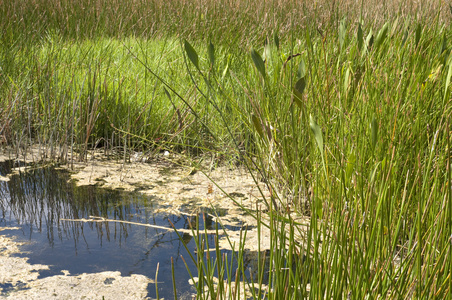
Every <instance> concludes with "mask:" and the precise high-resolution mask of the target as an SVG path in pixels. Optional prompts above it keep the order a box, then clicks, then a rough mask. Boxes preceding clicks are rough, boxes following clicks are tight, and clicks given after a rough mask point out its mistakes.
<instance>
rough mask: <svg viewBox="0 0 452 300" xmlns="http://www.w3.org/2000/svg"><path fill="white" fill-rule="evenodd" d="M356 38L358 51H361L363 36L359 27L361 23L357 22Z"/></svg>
mask: <svg viewBox="0 0 452 300" xmlns="http://www.w3.org/2000/svg"><path fill="white" fill-rule="evenodd" d="M356 37H357V38H358V49H359V51H362V49H363V44H364V37H363V29H362V28H361V23H359V24H358V33H357V35H356Z"/></svg>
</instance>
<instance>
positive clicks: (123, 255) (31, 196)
mask: <svg viewBox="0 0 452 300" xmlns="http://www.w3.org/2000/svg"><path fill="white" fill-rule="evenodd" d="M18 167H24V166H23V164H21V163H14V162H13V161H9V162H4V163H0V175H2V176H6V175H7V174H10V173H11V172H12V171H13V169H14V168H18ZM20 170H21V171H20V172H18V173H17V174H16V175H13V176H10V180H9V181H7V182H5V181H0V226H5V227H6V226H8V227H10V226H18V227H19V228H20V229H19V230H10V231H9V234H10V235H15V236H18V237H19V238H20V239H22V240H26V241H30V243H28V244H27V245H26V246H24V247H23V250H24V251H26V253H25V254H24V256H26V257H29V258H30V260H29V262H30V263H32V264H35V263H40V264H46V265H52V266H53V267H51V268H50V270H49V271H42V272H41V273H40V276H41V277H46V276H52V275H56V274H61V270H69V271H70V273H71V274H72V275H75V274H81V273H91V272H101V271H120V272H121V273H122V275H123V276H127V275H130V274H143V275H146V276H148V277H149V278H154V277H155V271H156V268H157V263H159V266H160V267H159V277H158V278H159V285H158V286H159V295H160V296H161V297H165V298H172V297H173V295H172V277H171V263H170V262H171V257H173V258H174V262H175V265H174V267H175V274H176V280H177V283H176V285H177V287H178V292H180V293H183V292H187V291H189V290H191V289H192V287H190V286H189V284H188V279H189V276H188V272H187V270H186V267H185V264H184V263H183V261H182V260H181V259H180V256H181V255H183V256H184V257H188V255H187V253H186V251H185V248H184V247H183V244H182V243H181V241H180V240H179V239H178V237H177V235H176V234H175V233H174V232H173V231H172V230H161V229H157V228H151V227H144V226H137V225H132V224H126V223H118V222H107V221H105V222H86V223H85V222H72V221H66V220H65V219H82V218H85V219H88V218H90V216H96V217H103V218H106V219H110V220H111V219H113V220H125V221H130V222H137V223H143V224H152V225H157V226H164V227H168V228H169V227H170V224H169V221H171V222H172V223H173V224H174V225H175V227H176V228H185V229H188V228H190V227H189V219H188V218H187V217H186V216H175V215H170V214H162V213H159V214H155V213H154V211H155V210H156V209H157V208H162V206H163V205H162V204H161V203H159V201H158V200H159V199H157V198H155V197H154V198H153V197H149V196H143V195H141V194H138V193H125V192H120V191H112V190H107V189H99V188H96V187H94V186H87V187H76V186H75V184H74V183H73V182H71V181H69V174H68V173H67V172H64V171H61V170H55V169H54V168H51V167H43V168H40V167H34V166H27V168H26V169H25V170H22V169H20ZM16 171H17V169H16ZM199 219H200V224H199V226H200V230H203V229H204V226H206V227H207V229H214V228H215V225H216V224H215V222H213V221H212V219H209V218H207V219H206V220H205V223H204V221H203V218H199ZM230 229H231V228H230ZM232 229H233V228H232ZM236 229H237V230H238V229H239V228H236ZM182 239H183V241H184V242H185V243H186V244H188V247H189V249H190V250H191V252H192V253H193V252H194V241H193V240H192V236H191V235H189V234H183V235H182ZM208 239H209V241H208V242H209V244H210V245H213V244H214V236H209V238H208ZM224 252H229V253H230V251H224ZM228 256H229V257H232V255H231V254H228ZM186 262H187V263H188V266H189V267H190V268H191V269H192V272H193V271H194V270H195V267H194V265H193V264H192V263H191V261H190V259H186ZM251 264H252V262H251ZM148 291H149V296H150V297H155V286H153V285H149V287H148Z"/></svg>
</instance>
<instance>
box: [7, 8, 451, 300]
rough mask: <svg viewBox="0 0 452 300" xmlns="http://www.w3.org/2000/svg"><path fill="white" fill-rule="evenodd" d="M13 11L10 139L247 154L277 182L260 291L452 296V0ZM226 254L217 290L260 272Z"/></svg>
mask: <svg viewBox="0 0 452 300" xmlns="http://www.w3.org/2000/svg"><path fill="white" fill-rule="evenodd" d="M0 16H1V18H0V32H1V36H0V143H1V146H2V147H10V148H12V149H14V150H15V151H16V153H17V154H18V155H19V154H23V153H26V151H27V149H28V147H30V146H31V145H36V144H38V145H41V146H43V148H46V149H47V150H48V151H49V155H50V156H52V157H54V158H55V159H58V160H65V159H67V157H68V156H67V153H70V152H72V153H77V157H76V158H77V159H84V158H85V157H86V151H87V150H89V149H93V148H103V149H106V150H107V151H111V153H120V155H121V157H124V158H125V159H127V155H129V154H130V153H132V151H141V152H146V153H149V154H150V155H152V154H153V153H157V152H159V151H177V152H180V153H185V154H186V155H188V156H189V157H191V158H193V159H194V160H196V157H198V156H202V155H205V154H206V153H212V154H213V155H214V156H215V157H216V159H218V160H220V161H223V162H225V161H227V162H238V163H240V164H242V165H245V166H247V167H248V168H249V169H250V171H252V172H253V174H256V179H257V180H261V181H264V182H266V183H267V184H268V186H269V188H270V189H271V195H272V196H271V197H270V198H268V199H266V206H267V207H266V210H265V211H266V212H265V213H266V214H269V215H270V221H269V222H265V224H262V226H270V228H271V230H272V233H273V238H272V242H273V245H272V250H271V251H270V253H268V254H267V258H268V257H269V258H270V259H267V264H263V263H262V264H260V265H259V266H258V269H259V272H258V273H259V274H265V276H264V275H262V276H258V278H257V279H256V280H257V285H256V287H257V288H256V289H255V290H253V291H254V294H253V296H254V297H255V298H263V297H267V298H269V299H300V298H303V297H309V298H311V299H331V298H333V299H341V298H347V297H350V298H351V299H364V298H368V299H374V298H388V299H394V298H401V299H407V298H419V299H445V298H447V297H450V295H451V289H452V280H451V278H450V274H451V272H452V259H451V247H452V222H451V220H452V196H451V192H452V191H451V184H452V182H451V179H452V178H451V177H452V176H451V170H450V168H451V161H450V160H451V154H452V153H451V133H452V127H451V124H450V123H451V120H452V118H451V108H452V105H451V101H452V96H451V85H450V81H451V75H452V56H451V53H452V52H451V50H452V42H451V40H452V36H451V35H452V31H451V27H450V20H451V18H452V6H450V4H448V3H447V2H446V1H439V0H438V1H434V0H429V1H402V0H400V1H395V0H394V1H373V0H362V1H351V0H350V1H348V0H342V1H341V0H339V1H334V0H319V1H288V0H287V1H286V0H282V1H245V0H243V1H242V0H236V1H222V0H195V1H184V0H169V1H156V0H140V1H131V0H127V1H116V0H113V1H110V0H109V1H107V0H81V1H63V2H61V1H53V0H51V1H47V0H46V1H45V0H34V1H31V0H26V1H0ZM262 213H264V212H262ZM297 214H298V215H300V214H304V215H308V216H310V218H311V221H310V226H309V228H308V229H306V228H302V227H301V226H297V223H296V221H295V218H294V216H295V215H297ZM255 215H256V218H258V219H259V220H261V219H260V218H261V217H260V213H259V212H255ZM285 225H290V226H289V227H286V226H285ZM287 228H290V229H287ZM300 235H302V236H303V237H304V238H303V239H300V238H299V236H300ZM244 241H245V238H244ZM203 242H205V241H204V240H203V239H202V238H201V236H200V239H199V247H200V248H202V247H206V245H204V246H202V244H203ZM285 245H286V246H285ZM210 246H212V245H210ZM200 250H201V249H200ZM198 253H203V252H201V251H199V252H198ZM240 253H241V252H240V251H239V252H238V255H239V256H238V259H239V261H240ZM262 255H264V254H262ZM193 259H195V260H197V258H196V257H193ZM214 262H215V263H214ZM224 262H225V261H223V260H222V256H221V255H220V253H219V252H217V255H211V256H210V257H209V259H207V260H202V259H198V260H197V264H198V267H199V270H198V273H199V274H198V275H199V277H200V278H204V279H205V280H199V281H198V291H199V293H198V294H199V297H200V298H202V297H204V296H205V297H208V298H211V297H212V299H213V298H217V297H218V299H228V298H231V297H232V294H228V293H236V294H237V295H238V293H239V290H240V289H243V287H245V286H247V285H249V284H251V282H250V281H251V279H250V278H248V283H247V282H245V283H242V285H234V284H233V283H232V282H231V280H232V278H235V277H234V276H233V275H235V274H236V273H237V274H238V275H239V276H237V278H239V277H240V274H242V275H243V276H242V277H243V278H246V276H245V273H246V272H247V270H244V268H243V264H242V265H241V264H240V263H239V264H238V266H239V267H238V268H237V269H232V265H229V266H228V265H227V264H226V265H225V264H224ZM267 272H270V273H267ZM212 274H216V275H215V276H217V277H220V278H222V279H225V280H226V283H225V284H224V285H223V284H221V285H220V286H217V285H216V283H215V282H214V281H213V280H212V279H211V278H212ZM267 276H268V277H267ZM264 277H265V278H266V279H265V280H267V279H268V282H265V283H266V284H268V286H269V287H270V288H265V286H266V285H263V284H261V283H262V281H263V280H264ZM243 278H242V279H243ZM234 280H235V279H234ZM245 281H246V280H245ZM220 282H222V281H220ZM255 283H256V282H255ZM176 289H177V286H176ZM203 290H204V291H203ZM207 292H209V293H210V294H208V293H207ZM206 295H208V296H206Z"/></svg>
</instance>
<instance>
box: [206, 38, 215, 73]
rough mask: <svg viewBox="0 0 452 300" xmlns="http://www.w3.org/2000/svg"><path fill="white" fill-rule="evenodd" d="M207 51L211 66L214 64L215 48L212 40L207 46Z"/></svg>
mask: <svg viewBox="0 0 452 300" xmlns="http://www.w3.org/2000/svg"><path fill="white" fill-rule="evenodd" d="M207 53H208V54H209V60H210V65H211V66H212V67H213V66H214V65H215V48H214V46H213V44H212V42H210V43H209V46H207Z"/></svg>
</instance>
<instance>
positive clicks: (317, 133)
mask: <svg viewBox="0 0 452 300" xmlns="http://www.w3.org/2000/svg"><path fill="white" fill-rule="evenodd" d="M309 127H311V130H312V133H314V138H315V141H316V143H317V147H318V148H319V150H320V153H321V154H322V157H323V135H322V129H320V126H319V125H318V124H317V122H316V121H315V119H314V117H313V116H312V115H309Z"/></svg>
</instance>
